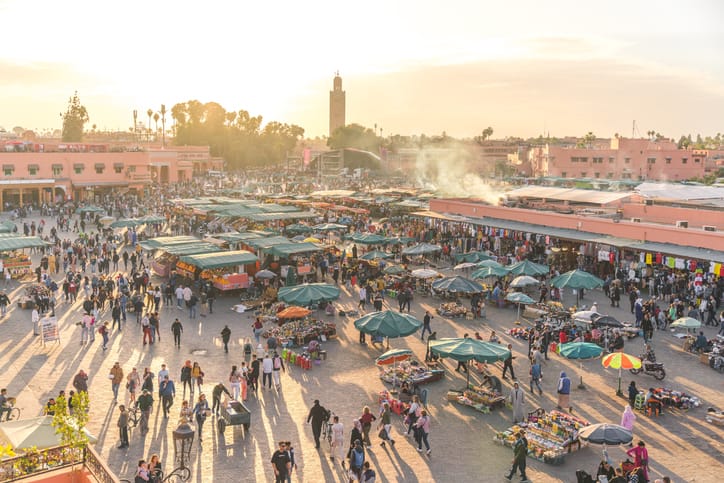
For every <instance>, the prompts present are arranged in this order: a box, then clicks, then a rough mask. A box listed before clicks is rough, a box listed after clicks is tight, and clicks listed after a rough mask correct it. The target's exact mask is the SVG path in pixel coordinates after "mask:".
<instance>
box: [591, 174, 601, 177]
mask: <svg viewBox="0 0 724 483" xmlns="http://www.w3.org/2000/svg"><path fill="white" fill-rule="evenodd" d="M593 176H594V177H596V178H600V177H601V173H593Z"/></svg>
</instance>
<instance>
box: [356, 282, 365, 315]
mask: <svg viewBox="0 0 724 483" xmlns="http://www.w3.org/2000/svg"><path fill="white" fill-rule="evenodd" d="M366 301H367V289H366V288H364V286H360V288H359V304H357V307H359V308H360V309H362V310H364V308H365V302H366Z"/></svg>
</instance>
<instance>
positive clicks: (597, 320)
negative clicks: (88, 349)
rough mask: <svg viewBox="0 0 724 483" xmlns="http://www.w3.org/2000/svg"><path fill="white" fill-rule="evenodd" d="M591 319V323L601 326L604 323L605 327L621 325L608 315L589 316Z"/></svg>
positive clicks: (621, 325)
mask: <svg viewBox="0 0 724 483" xmlns="http://www.w3.org/2000/svg"><path fill="white" fill-rule="evenodd" d="M591 321H593V325H597V326H602V325H605V326H606V327H623V324H622V323H621V322H619V321H618V320H616V319H614V318H613V317H611V316H610V315H601V316H600V317H595V316H594V317H591Z"/></svg>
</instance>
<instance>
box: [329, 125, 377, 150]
mask: <svg viewBox="0 0 724 483" xmlns="http://www.w3.org/2000/svg"><path fill="white" fill-rule="evenodd" d="M327 146H329V147H330V148H332V149H343V148H355V149H362V150H365V151H372V152H375V153H376V152H378V151H379V147H380V140H379V138H378V137H377V136H376V135H375V132H374V131H373V130H372V129H370V128H367V127H364V126H362V125H360V124H348V125H347V126H342V127H338V128H337V129H335V131H334V132H333V133H332V135H331V136H330V137H329V139H328V140H327Z"/></svg>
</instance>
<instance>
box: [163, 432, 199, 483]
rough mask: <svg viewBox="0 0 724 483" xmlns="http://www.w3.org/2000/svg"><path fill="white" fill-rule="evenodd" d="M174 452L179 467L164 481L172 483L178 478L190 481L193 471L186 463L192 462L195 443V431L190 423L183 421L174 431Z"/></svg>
mask: <svg viewBox="0 0 724 483" xmlns="http://www.w3.org/2000/svg"><path fill="white" fill-rule="evenodd" d="M172 434H173V452H174V457H175V460H176V461H178V462H179V466H178V467H177V468H174V470H173V471H172V472H171V473H169V474H168V475H167V476H166V477H165V478H164V479H163V481H172V480H171V479H172V478H177V479H180V480H182V481H188V480H189V479H190V478H191V470H190V469H188V468H187V467H186V461H187V460H188V461H190V460H191V447H192V446H193V443H194V430H193V428H191V426H190V425H189V423H187V422H185V421H182V422H181V423H180V424H179V425H178V427H177V428H176V429H175V430H174V431H173V433H172Z"/></svg>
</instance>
